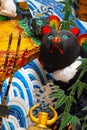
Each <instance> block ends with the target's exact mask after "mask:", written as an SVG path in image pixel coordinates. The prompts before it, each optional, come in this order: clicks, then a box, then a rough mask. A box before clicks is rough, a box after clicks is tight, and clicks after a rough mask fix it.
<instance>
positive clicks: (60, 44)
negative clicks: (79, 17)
mask: <svg viewBox="0 0 87 130" xmlns="http://www.w3.org/2000/svg"><path fill="white" fill-rule="evenodd" d="M79 54H80V46H79V44H78V40H77V37H76V36H75V35H74V34H73V33H72V32H70V31H65V30H62V31H57V30H52V31H50V32H49V33H47V34H45V35H44V36H43V38H42V44H41V47H40V59H41V62H42V64H43V67H44V69H45V70H47V71H48V72H53V71H55V70H58V69H63V68H65V67H67V66H69V65H70V64H72V63H73V62H74V61H75V60H76V59H77V57H78V56H79Z"/></svg>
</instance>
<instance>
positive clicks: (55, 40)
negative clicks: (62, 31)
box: [52, 37, 61, 43]
mask: <svg viewBox="0 0 87 130" xmlns="http://www.w3.org/2000/svg"><path fill="white" fill-rule="evenodd" d="M60 41H61V39H60V38H59V37H54V38H53V39H52V42H54V43H58V42H60Z"/></svg>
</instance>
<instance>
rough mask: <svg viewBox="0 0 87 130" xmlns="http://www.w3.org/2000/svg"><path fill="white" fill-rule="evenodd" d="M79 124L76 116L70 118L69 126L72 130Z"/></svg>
mask: <svg viewBox="0 0 87 130" xmlns="http://www.w3.org/2000/svg"><path fill="white" fill-rule="evenodd" d="M76 123H79V124H80V120H79V118H78V117H77V116H72V120H71V123H70V124H71V126H72V130H75V124H76Z"/></svg>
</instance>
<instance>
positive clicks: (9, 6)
mask: <svg viewBox="0 0 87 130" xmlns="http://www.w3.org/2000/svg"><path fill="white" fill-rule="evenodd" d="M0 14H1V15H4V16H8V17H16V16H17V13H16V5H15V3H14V1H13V0H0Z"/></svg>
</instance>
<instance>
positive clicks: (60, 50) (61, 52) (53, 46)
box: [50, 43, 64, 54]
mask: <svg viewBox="0 0 87 130" xmlns="http://www.w3.org/2000/svg"><path fill="white" fill-rule="evenodd" d="M54 48H57V49H58V50H59V52H60V54H63V53H64V52H63V50H62V49H61V48H60V46H59V45H58V43H56V44H53V45H52V47H51V49H50V53H53V50H54Z"/></svg>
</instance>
